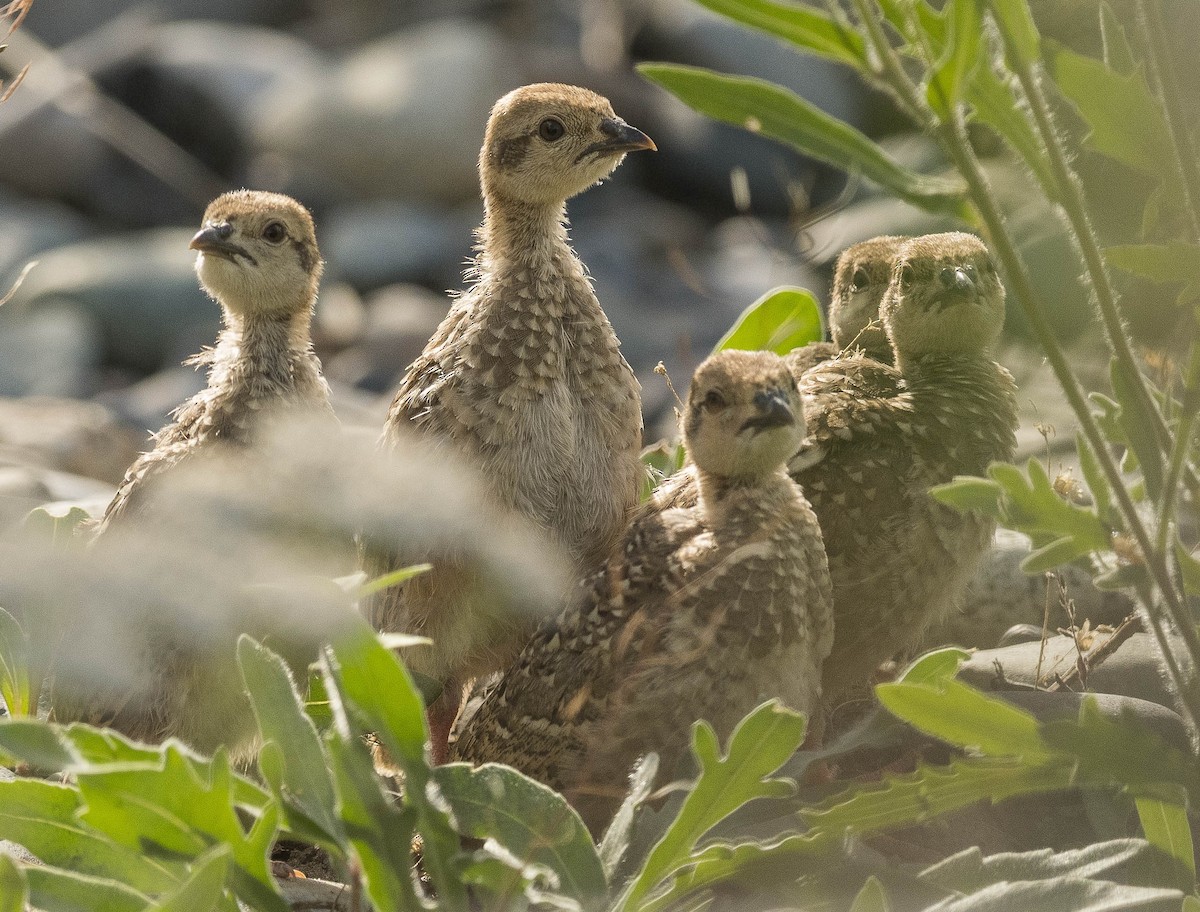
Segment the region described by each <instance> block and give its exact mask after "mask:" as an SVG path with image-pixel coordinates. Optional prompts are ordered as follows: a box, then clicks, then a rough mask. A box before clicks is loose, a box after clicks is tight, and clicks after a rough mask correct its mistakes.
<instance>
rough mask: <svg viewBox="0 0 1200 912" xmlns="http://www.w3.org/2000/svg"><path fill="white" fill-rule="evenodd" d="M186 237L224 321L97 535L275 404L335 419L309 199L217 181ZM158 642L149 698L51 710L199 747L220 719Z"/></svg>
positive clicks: (125, 521)
mask: <svg viewBox="0 0 1200 912" xmlns="http://www.w3.org/2000/svg"><path fill="white" fill-rule="evenodd" d="M189 247H190V248H191V249H193V250H195V251H197V257H196V273H197V275H198V276H199V279H200V284H201V286H202V287H203V288H204V290H205V291H206V292H207V293H208V294H209V295H210V296H211V297H212V298H213V299H214V300H216V302H217V303H219V304H220V305H221V313H222V319H223V323H224V326H223V329H222V330H221V333H220V335H219V337H218V339H217V344H216V347H215V348H212V349H209V350H206V351H205V352H203V353H202V354H200V355H197V356H196V357H195V358H193V359H192V363H195V364H204V365H207V366H208V386H207V387H206V388H205V389H204V390H202V391H201V392H199V393H197V394H196V395H195V396H193V397H192V398H191V399H189V400H188V401H187V402H185V403H184V404H183V405H181V406H180V407H179V408H178V409H176V410H175V412H174V420H173V421H172V422H171V423H170V424H168V425H167V426H166V427H164V428H163V429H162V430H161V431H159V432H158V433H157V434H156V435H155V436H154V448H153V449H152V450H150V451H149V452H147V453H144V454H142V455H141V456H139V457H138V459H137V460H136V461H135V462H134V463H133V465H132V466H131V467H130V468H129V470H128V472H127V473H126V475H125V478H124V480H123V481H122V482H121V485H120V486H119V487H118V489H117V492H116V495H115V496H114V497H113V499H112V501H111V503H109V505H108V508H107V509H106V510H105V512H104V516H103V517H102V518H101V519H100V521H99V522H98V523H96V524H95V527H94V538H93V540H94V542H95V544H97V545H100V544H101V543H102V540H103V539H104V537H105V536H106V535H108V534H111V533H112V532H113V530H114V528H116V529H121V528H130V527H135V526H136V523H137V522H138V521H139V519H140V518H142V517H146V516H147V515H148V514H149V513H151V512H152V510H150V509H149V505H150V502H151V501H152V499H153V491H154V489H155V486H156V483H157V481H158V480H159V479H160V478H162V477H163V476H164V475H165V474H167V473H170V472H171V471H172V470H174V469H176V468H177V467H180V466H181V465H182V464H184V463H185V462H191V461H192V460H193V459H195V458H197V457H201V456H203V455H205V454H210V453H214V452H217V451H218V450H224V449H227V448H229V447H245V446H248V445H250V444H251V443H252V442H253V440H254V438H255V435H256V433H257V432H258V431H259V430H260V429H261V428H262V427H263V423H264V422H265V421H266V420H268V419H269V418H271V417H274V416H277V415H278V414H280V413H281V412H283V411H287V410H293V409H294V410H297V411H307V412H316V413H318V414H322V415H327V416H329V417H330V419H331V420H332V415H333V412H332V409H331V407H330V404H329V387H328V385H327V384H326V382H325V379H324V377H323V376H322V375H321V365H320V362H319V361H318V359H317V356H316V354H315V353H314V351H313V348H312V342H311V339H310V335H309V325H310V321H311V317H312V311H313V306H314V303H315V301H316V296H317V287H318V283H319V282H320V278H321V270H322V262H321V254H320V252H319V250H318V249H317V240H316V233H315V229H314V226H313V220H312V217H311V215H310V214H309V212H308V210H307V209H305V208H304V207H303V206H302V205H300V204H299V203H298V202H296V201H295V200H293V199H291V198H290V197H287V196H283V195H280V194H277V193H266V192H260V191H252V190H238V191H234V192H231V193H226V194H224V195H222V196H220V197H218V198H217V199H215V200H213V202H212V203H211V204H210V205H209V206H208V208H207V209H206V210H205V213H204V220H203V225H202V227H201V229H200V231H199V232H198V233H197V234H196V236H195V237H193V238H192V241H191V243H190V244H189ZM160 645H161V652H158V651H156V652H155V654H154V655H148V656H146V657H145V660H146V662H147V663H149V664H151V665H153V666H154V669H153V676H154V677H155V680H157V681H159V682H160V686H159V687H158V688H157V689H158V692H157V693H155V694H154V695H153V699H152V701H150V702H147V701H146V700H144V699H141V698H134V699H132V700H131V701H130V700H129V699H128V698H127V697H121V696H119V695H114V694H110V693H106V692H105V691H104V688H103V687H102V686H101V685H99V684H97V686H96V689H95V690H94V691H93V692H92V693H89V694H86V695H77V694H76V695H72V694H68V693H63V694H61V695H60V698H59V699H56V702H55V715H56V717H57V718H58V719H59V720H60V721H66V720H70V719H82V720H84V721H89V722H103V723H105V724H108V725H111V726H112V727H114V728H117V729H118V730H120V731H122V732H124V733H125V734H127V735H129V736H131V737H134V738H138V739H141V740H150V741H154V740H161V739H163V738H165V737H167V736H168V735H178V736H179V737H181V738H183V739H184V740H187V741H189V742H190V743H193V742H194V746H196V747H199V748H201V749H212V748H213V747H215V746H216V743H219V740H220V730H221V729H222V728H223V727H225V726H226V723H219V724H217V725H216V726H214V725H213V724H211V716H213V715H214V711H213V709H212V707H206V706H204V703H205V695H204V694H203V693H190V692H186V691H188V689H189V688H190V687H191V685H192V683H194V680H195V678H196V675H194V674H193V669H192V668H191V667H190V666H189V662H188V660H187V658H186V657H185V653H186V649H183V648H181V644H168V643H163V644H160ZM156 649H157V647H156ZM230 649H231V650H232V640H231V645H230ZM214 739H216V740H214Z"/></svg>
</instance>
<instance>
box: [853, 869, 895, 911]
mask: <svg viewBox="0 0 1200 912" xmlns="http://www.w3.org/2000/svg"><path fill="white" fill-rule="evenodd" d="M891 908H892V904H891V903H889V902H888V898H887V894H886V893H884V892H883V884H881V883H880V882H879V881H878V880H877V879H876V877H875V875H874V874H872V875H871V876H870V877H868V878H867V882H866V883H865V884H863V888H862V889H861V890H859V891H858V895H857V896H855V897H854V904H853V905H852V906H851V907H850V912H891Z"/></svg>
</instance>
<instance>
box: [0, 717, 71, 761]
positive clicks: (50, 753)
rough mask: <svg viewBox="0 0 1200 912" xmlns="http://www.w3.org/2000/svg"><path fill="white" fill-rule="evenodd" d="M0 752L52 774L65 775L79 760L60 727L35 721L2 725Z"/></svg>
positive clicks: (20, 721)
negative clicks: (63, 773)
mask: <svg viewBox="0 0 1200 912" xmlns="http://www.w3.org/2000/svg"><path fill="white" fill-rule="evenodd" d="M0 751H2V752H3V753H4V754H6V755H7V756H9V757H13V758H15V759H17V760H21V761H23V762H25V763H27V764H29V765H30V766H31V767H33V768H34V769H36V770H41V771H43V772H50V773H58V772H62V771H63V770H65V769H67V768H68V767H70V766H71V765H73V764H74V763H75V762H76V760H77V756H76V754H75V753H74V752H73V751H72V750H71V749H70V747H69V746H68V745H67V743H66V742H65V741H64V739H63V736H62V734H61V731H60V729H59V728H58V727H57V726H54V725H51V724H49V723H47V722H39V721H37V720H35V719H12V720H11V721H8V722H0Z"/></svg>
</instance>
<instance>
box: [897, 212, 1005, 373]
mask: <svg viewBox="0 0 1200 912" xmlns="http://www.w3.org/2000/svg"><path fill="white" fill-rule="evenodd" d="M881 312H882V314H883V321H884V325H885V327H886V328H887V331H888V336H889V338H891V340H892V344H893V345H894V346H895V349H896V355H897V358H898V359H899V360H903V359H907V358H914V357H920V356H922V355H927V354H976V353H980V352H984V351H986V350H987V349H988V348H990V347H991V345H992V343H993V342H995V341H996V338H997V337H998V336H999V335H1000V330H1001V328H1002V327H1003V326H1004V286H1003V285H1002V284H1001V283H1000V276H999V274H998V273H997V272H996V264H995V263H994V262H993V261H992V256H991V254H990V253H988V249H987V247H985V246H984V244H983V241H981V240H979V238H977V237H975V235H973V234H964V233H962V232H958V231H954V232H950V233H947V234H927V235H925V236H924V237H919V238H913V239H912V240H910V241H907V242H906V243H904V244H903V245H902V246H901V248H900V250H899V252H898V253H897V254H896V262H895V265H894V266H893V268H892V279H891V283H890V284H889V285H888V290H887V294H886V295H885V296H884V299H883V304H882V306H881Z"/></svg>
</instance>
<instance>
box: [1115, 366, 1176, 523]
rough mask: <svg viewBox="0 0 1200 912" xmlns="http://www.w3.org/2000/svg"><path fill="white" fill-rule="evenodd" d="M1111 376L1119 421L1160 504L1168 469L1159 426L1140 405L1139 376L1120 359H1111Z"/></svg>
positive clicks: (1151, 493) (1149, 489)
mask: <svg viewBox="0 0 1200 912" xmlns="http://www.w3.org/2000/svg"><path fill="white" fill-rule="evenodd" d="M1109 379H1110V380H1111V381H1112V388H1113V395H1114V396H1115V397H1116V399H1117V403H1118V404H1119V405H1120V407H1121V408H1120V411H1119V412H1118V413H1117V420H1118V421H1120V423H1121V426H1122V428H1124V430H1125V439H1126V440H1127V441H1128V443H1129V448H1130V449H1131V450H1132V451H1133V452H1134V453H1135V454H1136V455H1137V460H1138V464H1139V465H1140V466H1141V469H1142V478H1143V480H1144V481H1145V483H1146V491H1147V492H1148V493H1149V495H1150V497H1151V498H1152V499H1153V500H1154V501H1155V502H1156V503H1157V502H1158V500H1159V498H1160V496H1161V494H1162V486H1163V480H1164V475H1165V474H1166V468H1165V466H1164V465H1163V454H1162V451H1161V450H1160V449H1159V446H1158V428H1157V425H1156V424H1155V421H1154V417H1153V416H1152V415H1149V414H1147V413H1146V410H1145V409H1144V408H1142V407H1141V399H1140V397H1139V396H1138V394H1137V392H1136V389H1137V384H1138V382H1139V381H1138V379H1137V378H1136V377H1130V376H1129V374H1128V369H1127V368H1125V367H1124V366H1123V363H1122V362H1121V361H1119V360H1118V359H1117V358H1113V359H1112V363H1111V365H1110V370H1109Z"/></svg>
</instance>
